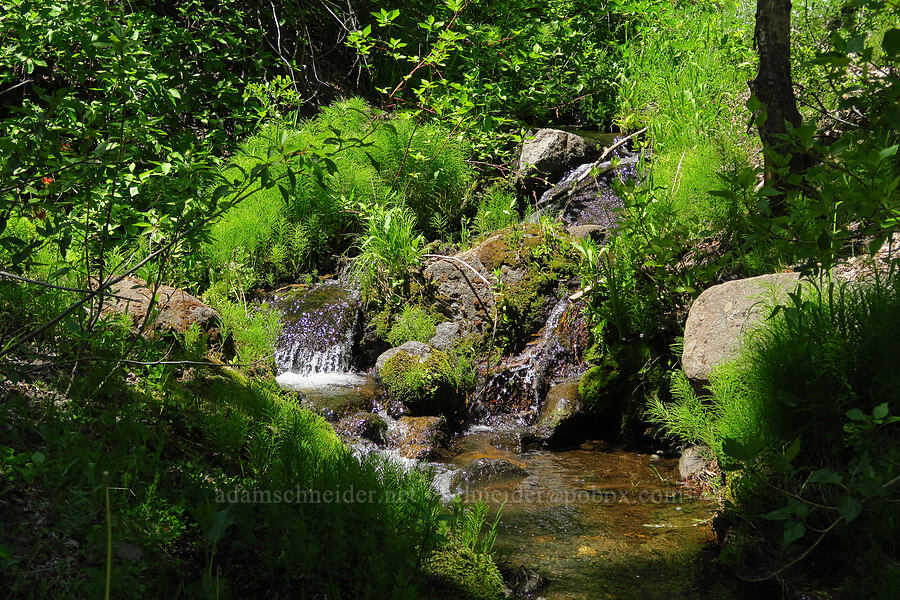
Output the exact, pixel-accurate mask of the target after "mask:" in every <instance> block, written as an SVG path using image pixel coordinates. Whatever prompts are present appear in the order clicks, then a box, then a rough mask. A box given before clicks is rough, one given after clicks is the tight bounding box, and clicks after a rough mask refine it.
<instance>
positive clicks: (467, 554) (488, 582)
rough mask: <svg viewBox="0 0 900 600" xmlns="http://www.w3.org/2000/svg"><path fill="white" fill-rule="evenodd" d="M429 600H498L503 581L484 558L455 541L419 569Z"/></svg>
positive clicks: (482, 555)
mask: <svg viewBox="0 0 900 600" xmlns="http://www.w3.org/2000/svg"><path fill="white" fill-rule="evenodd" d="M422 570H423V572H424V573H425V577H426V578H427V580H428V587H429V594H428V596H426V598H429V599H430V600H500V599H501V598H503V597H504V594H503V578H502V577H500V571H499V570H498V569H497V565H495V564H494V561H493V560H492V559H491V557H490V556H489V555H487V554H476V553H475V552H473V551H472V550H470V549H469V548H468V547H466V546H464V545H463V544H461V543H460V542H458V541H456V540H450V541H449V542H448V543H447V544H445V545H444V546H442V547H441V548H439V549H438V550H435V551H434V553H432V555H431V556H430V557H429V558H428V559H427V560H426V561H425V564H424V565H423V568H422Z"/></svg>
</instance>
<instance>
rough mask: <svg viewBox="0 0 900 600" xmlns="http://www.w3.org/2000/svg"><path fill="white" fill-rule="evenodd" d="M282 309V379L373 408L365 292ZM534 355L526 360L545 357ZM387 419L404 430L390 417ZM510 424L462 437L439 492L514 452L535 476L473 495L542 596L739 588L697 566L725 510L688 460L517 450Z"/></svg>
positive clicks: (601, 450)
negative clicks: (477, 463)
mask: <svg viewBox="0 0 900 600" xmlns="http://www.w3.org/2000/svg"><path fill="white" fill-rule="evenodd" d="M276 305H277V306H280V307H281V310H282V312H283V313H285V325H286V326H285V333H284V336H283V339H282V342H281V346H282V348H281V350H279V355H278V356H279V359H278V364H279V368H280V370H282V371H283V372H282V373H281V375H279V378H278V380H279V382H280V383H281V384H282V385H283V386H285V387H288V388H291V389H296V390H300V391H303V392H304V393H305V394H307V396H314V397H315V398H316V399H317V400H318V401H319V402H320V403H321V402H324V403H325V404H326V405H327V404H328V403H329V402H333V403H334V404H335V405H337V404H340V403H343V402H346V401H347V399H348V398H350V399H354V400H357V401H358V405H359V406H367V407H371V406H372V405H373V402H372V401H373V399H374V398H375V397H376V396H377V387H376V386H375V385H374V383H373V382H372V380H371V378H370V377H368V376H366V375H365V374H362V373H354V372H352V371H351V370H350V365H351V363H352V361H351V357H350V356H349V354H350V352H351V350H352V346H353V335H354V330H355V328H356V327H357V312H358V309H357V305H356V296H355V295H354V294H353V293H352V292H347V291H345V290H341V289H340V288H337V287H336V286H317V287H314V288H311V289H308V290H305V289H300V290H293V291H291V292H289V293H286V294H282V295H281V296H279V297H278V298H276ZM560 314H561V309H560V308H559V306H557V307H556V309H555V310H553V311H552V312H551V317H550V320H554V319H555V320H557V321H558V320H559V316H560ZM551 325H553V326H554V327H555V324H553V323H551ZM543 337H546V336H543ZM527 352H531V353H534V350H533V349H530V350H527ZM527 358H528V361H523V362H534V361H538V362H539V361H540V358H539V357H535V356H531V355H529V356H528V357H527ZM517 379H520V380H521V381H520V382H519V383H522V384H525V385H526V386H527V387H528V388H529V389H528V393H527V396H532V391H533V389H535V388H537V387H541V386H535V382H534V381H531V380H530V379H529V378H528V377H525V376H523V377H521V378H513V380H511V381H510V382H509V383H510V384H515V383H516V381H515V380H517ZM381 416H382V417H383V418H384V419H385V420H386V421H388V423H389V424H390V425H396V422H394V421H393V420H392V419H391V418H390V417H388V416H387V415H386V414H381ZM509 421H510V420H509V419H507V420H506V422H507V423H508V422H509ZM488 422H490V421H488ZM390 425H389V426H390ZM508 427H509V425H506V426H504V425H497V424H494V425H485V424H481V425H473V426H471V427H470V428H469V429H468V430H466V431H465V432H463V433H462V434H461V435H459V436H458V437H456V438H455V439H454V440H453V442H452V444H451V449H450V450H451V451H450V453H449V456H450V458H449V459H447V460H445V461H444V462H442V463H437V464H434V465H433V467H434V470H435V473H437V476H436V479H435V489H436V490H438V491H439V492H440V493H441V494H442V495H444V496H445V497H446V498H447V499H448V500H449V499H450V498H451V497H452V496H453V494H452V493H451V492H450V489H449V485H448V482H449V479H450V477H451V476H452V474H453V472H454V471H456V470H457V469H459V468H461V467H463V466H465V465H467V464H469V463H470V462H471V461H473V460H477V459H480V458H495V459H506V460H508V461H510V462H512V463H514V464H516V465H519V466H521V467H522V468H524V469H525V471H527V473H528V476H527V477H525V478H524V479H517V480H506V481H503V482H499V483H495V484H491V485H488V486H486V487H483V488H478V489H475V490H469V491H468V492H465V493H463V500H464V501H466V502H475V501H478V500H481V501H484V502H486V503H487V504H488V505H489V506H490V507H491V509H492V510H493V511H494V512H495V513H496V510H498V509H499V510H501V511H502V517H501V521H500V525H499V528H498V536H497V542H496V546H495V552H496V555H495V556H496V558H497V560H498V562H499V563H500V564H501V565H502V566H504V567H507V568H510V569H516V568H518V567H525V568H527V569H529V570H533V571H536V572H537V573H539V574H540V575H541V576H542V577H544V578H545V579H546V587H544V588H543V589H542V590H541V591H540V592H539V594H540V596H541V597H543V598H546V599H547V600H576V599H578V600H581V599H585V600H586V599H595V598H635V599H637V598H640V599H641V600H646V599H653V598H666V599H671V598H682V597H696V598H707V597H712V596H716V597H733V594H731V593H730V592H727V590H726V592H725V593H724V596H723V595H722V594H721V592H722V589H721V585H720V584H721V582H714V583H713V584H710V585H712V588H709V586H707V585H706V584H703V585H698V584H697V582H696V581H695V578H694V571H695V569H694V567H693V564H694V561H695V558H696V556H697V554H698V552H699V550H700V548H701V547H702V546H703V545H704V544H705V543H706V542H708V541H710V540H712V539H713V537H714V536H713V533H712V530H711V521H712V517H713V515H714V512H715V509H716V506H715V505H714V504H713V503H711V502H709V501H707V500H704V499H701V498H698V497H695V496H693V495H691V494H689V493H685V492H684V489H683V488H682V487H679V486H677V485H676V480H677V460H675V459H665V458H660V457H658V456H655V455H651V454H637V453H635V452H631V451H627V450H624V449H621V448H614V447H610V446H607V445H606V444H604V443H603V442H600V441H597V442H587V443H585V444H582V445H581V447H579V448H576V449H572V450H566V451H549V450H532V451H527V452H523V453H517V452H515V451H514V450H510V449H506V448H507V447H508V446H506V445H505V444H503V443H502V440H503V439H505V437H508V436H509V435H510V434H512V435H514V434H515V431H512V432H511V431H508V430H506V428H508ZM513 427H515V426H513ZM357 451H359V452H361V453H365V452H372V451H376V452H379V453H381V454H384V455H386V456H393V457H394V458H395V459H396V460H397V461H398V462H399V463H400V464H402V465H403V466H404V467H406V468H416V467H420V466H422V465H421V463H417V462H416V461H412V460H409V459H400V458H399V455H397V454H396V453H394V452H390V451H387V450H384V449H383V448H378V447H375V446H374V445H370V446H368V447H365V448H357ZM713 588H714V589H713Z"/></svg>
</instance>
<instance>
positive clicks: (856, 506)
mask: <svg viewBox="0 0 900 600" xmlns="http://www.w3.org/2000/svg"><path fill="white" fill-rule="evenodd" d="M837 508H838V512H839V513H841V516H842V517H844V520H845V521H847V522H848V523H850V522H851V521H853V519H855V518H856V517H858V516H859V513H861V512H862V502H860V501H859V500H857V499H856V498H853V497H852V496H844V497H843V498H841V499H840V500H838V503H837Z"/></svg>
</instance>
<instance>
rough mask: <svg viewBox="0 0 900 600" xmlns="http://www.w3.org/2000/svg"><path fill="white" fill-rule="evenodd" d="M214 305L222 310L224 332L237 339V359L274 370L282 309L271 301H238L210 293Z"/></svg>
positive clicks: (234, 341) (235, 340)
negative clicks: (266, 302)
mask: <svg viewBox="0 0 900 600" xmlns="http://www.w3.org/2000/svg"><path fill="white" fill-rule="evenodd" d="M208 301H209V304H210V306H212V307H213V308H215V309H216V310H217V311H219V315H220V317H221V318H220V329H219V332H220V335H221V336H222V339H223V340H228V339H229V338H230V339H231V340H233V343H234V352H235V354H236V358H237V362H239V363H242V364H257V365H258V366H259V367H261V368H262V367H268V368H269V369H273V370H274V365H275V358H274V357H275V344H276V343H277V342H278V337H279V336H280V335H281V327H282V324H281V321H280V315H279V314H278V311H276V310H275V309H273V308H272V307H271V306H269V305H268V304H265V303H262V304H252V303H247V302H246V301H244V302H235V301H232V300H229V299H228V298H226V297H223V296H220V295H216V294H210V295H209V297H208Z"/></svg>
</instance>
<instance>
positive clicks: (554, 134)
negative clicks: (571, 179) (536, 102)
mask: <svg viewBox="0 0 900 600" xmlns="http://www.w3.org/2000/svg"><path fill="white" fill-rule="evenodd" d="M597 155H598V154H597V147H596V143H594V142H591V141H589V140H586V139H584V138H583V137H581V136H578V135H575V134H574V133H568V132H566V131H560V130H559V129H540V130H538V131H537V133H535V134H534V136H533V137H531V136H529V137H527V138H526V139H525V142H524V143H523V144H522V150H521V151H520V152H519V161H518V165H517V167H518V170H519V173H520V174H521V175H520V176H521V177H524V178H528V179H529V181H528V184H529V186H528V187H529V188H530V189H531V190H533V191H536V190H540V188H541V187H544V188H545V187H546V185H544V186H541V185H540V183H539V182H537V181H534V180H535V179H537V178H540V179H543V180H549V181H557V180H559V178H560V177H562V175H563V173H565V172H566V171H568V170H569V169H571V168H572V166H574V165H577V164H579V163H583V162H586V161H589V160H593V159H594V158H595V157H596V156H597Z"/></svg>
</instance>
